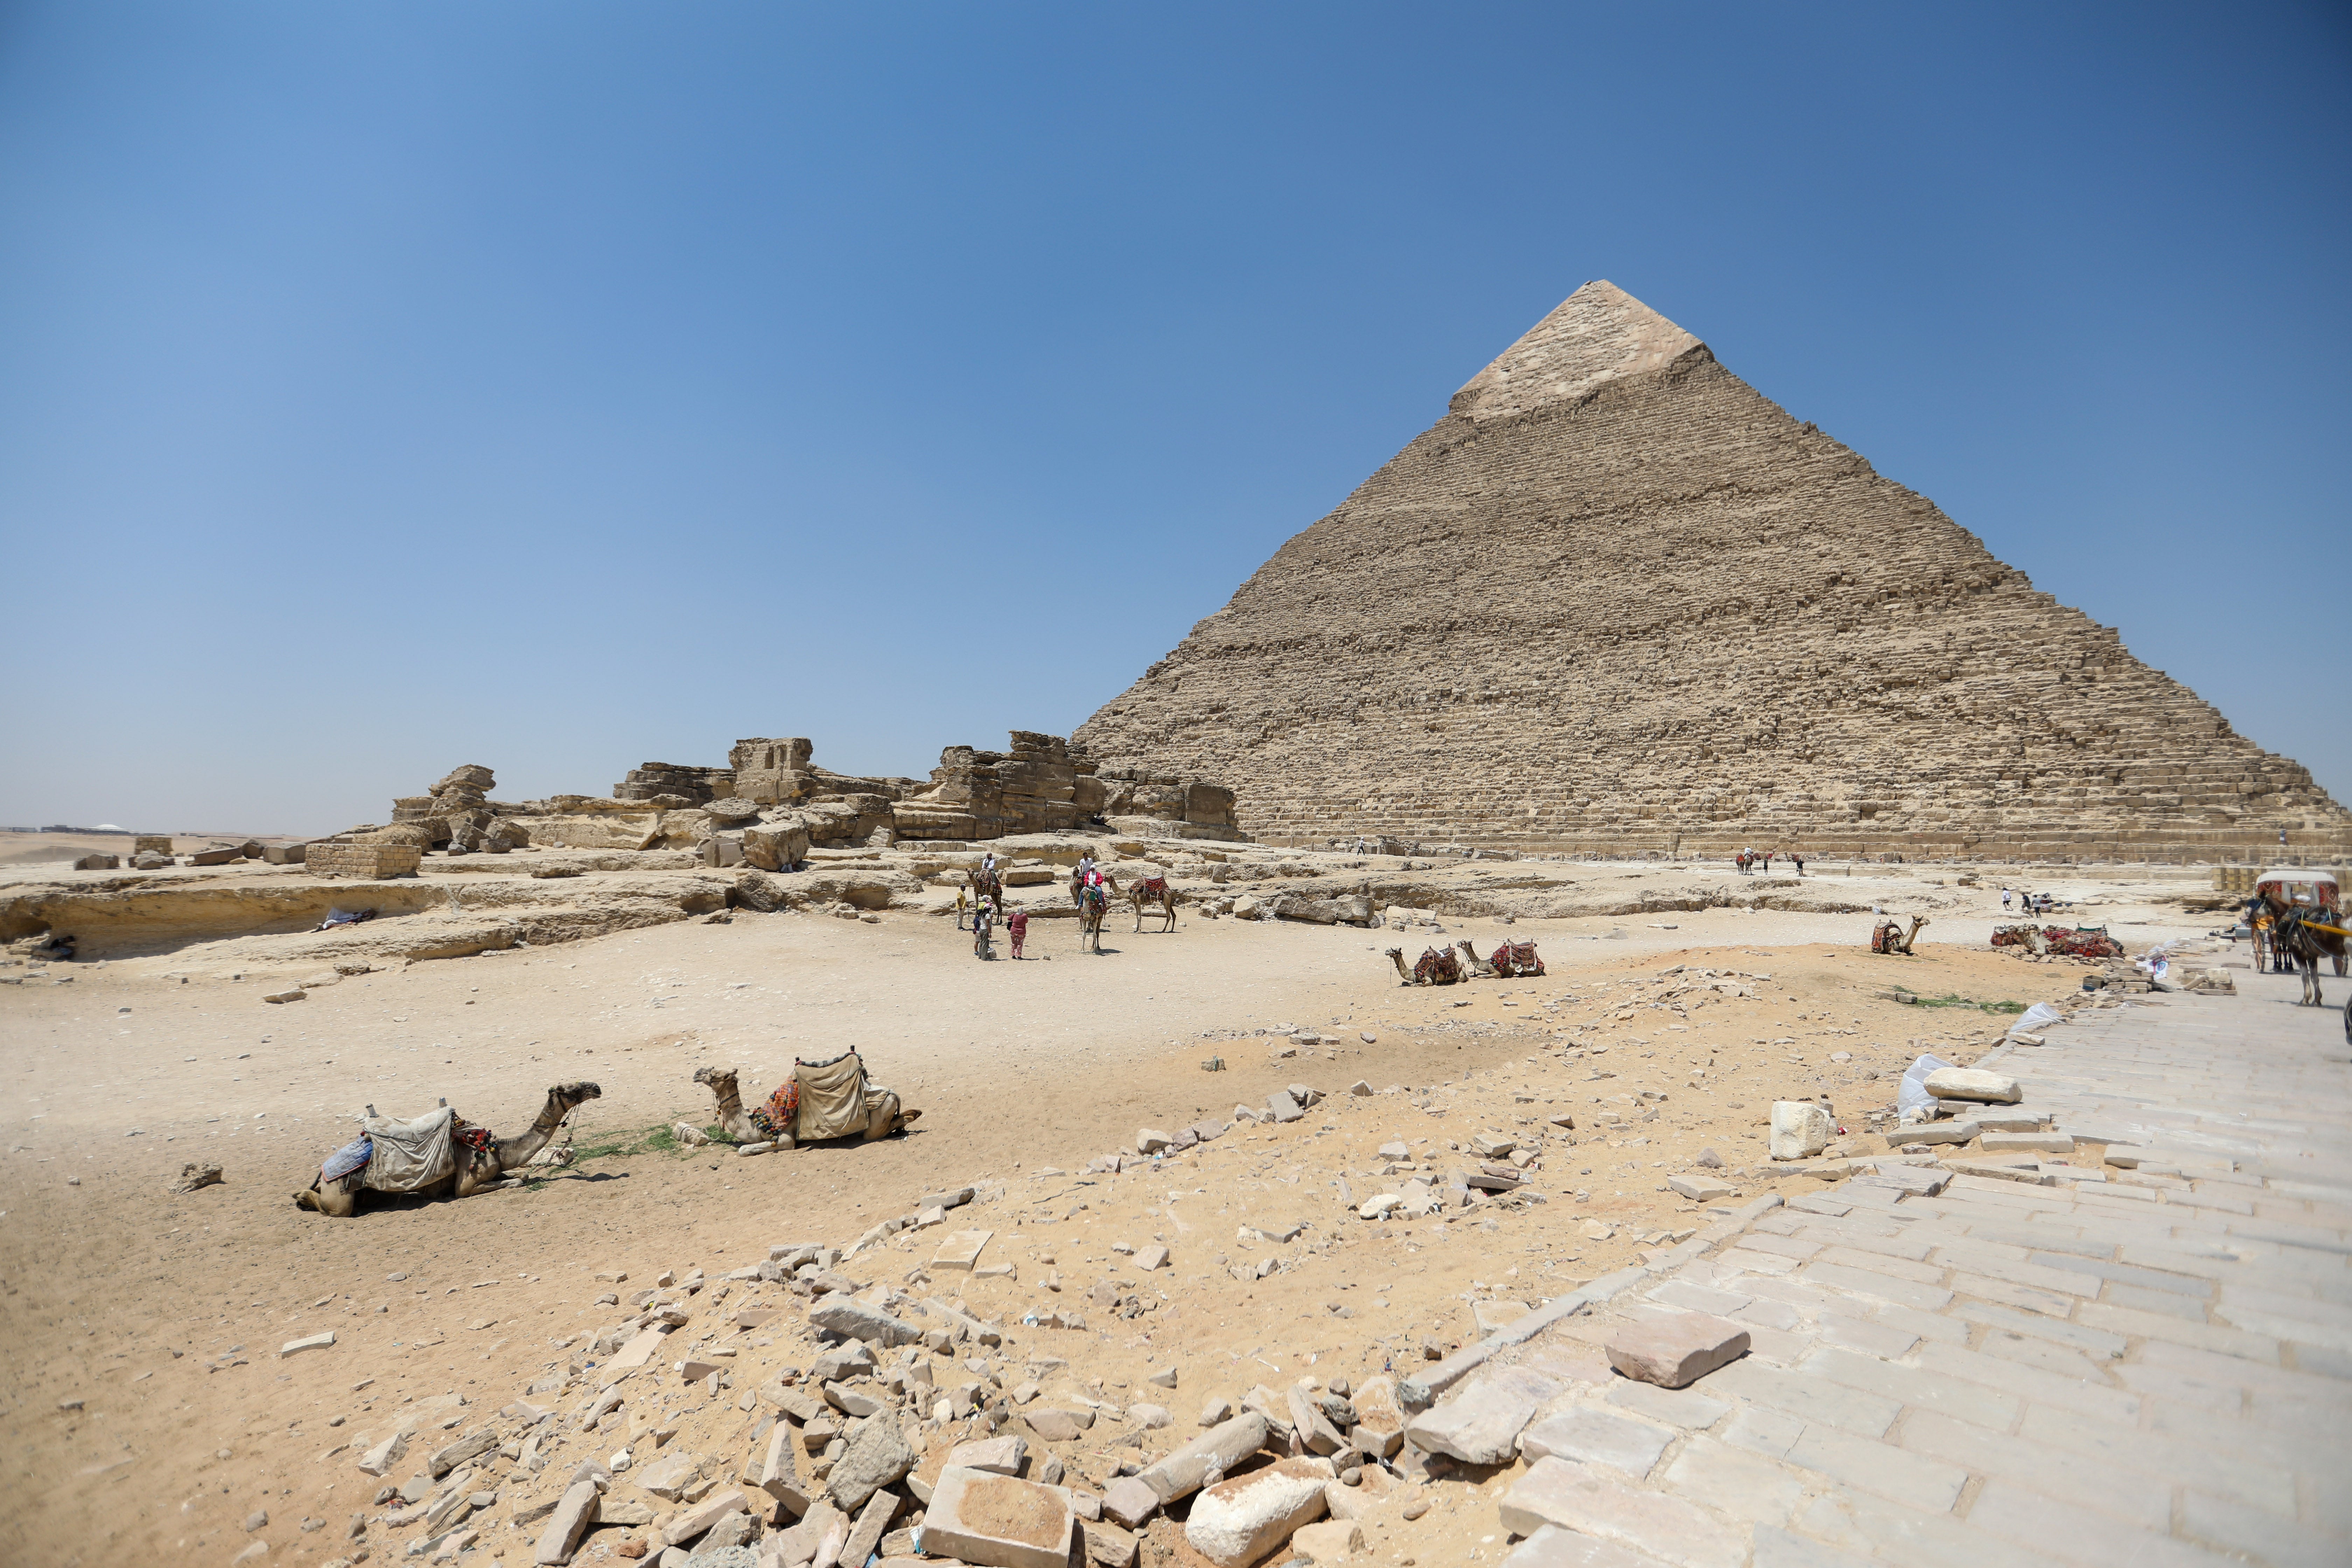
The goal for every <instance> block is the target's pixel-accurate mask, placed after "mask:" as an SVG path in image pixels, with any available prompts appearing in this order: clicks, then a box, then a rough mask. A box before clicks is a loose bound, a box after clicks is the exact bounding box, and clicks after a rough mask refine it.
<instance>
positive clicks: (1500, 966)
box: [1488, 942, 1544, 980]
mask: <svg viewBox="0 0 2352 1568" xmlns="http://www.w3.org/2000/svg"><path fill="white" fill-rule="evenodd" d="M1488 962H1489V963H1491V964H1493V966H1494V970H1495V973H1497V974H1499V975H1502V976H1503V977H1504V978H1505V979H1522V980H1524V979H1528V978H1530V977H1532V976H1534V975H1538V974H1541V973H1543V972H1544V965H1543V959H1542V958H1541V957H1539V956H1538V954H1537V952H1536V944H1535V943H1534V942H1505V943H1504V944H1503V945H1502V946H1500V947H1498V948H1496V950H1495V956H1494V957H1493V958H1492V959H1490V960H1488Z"/></svg>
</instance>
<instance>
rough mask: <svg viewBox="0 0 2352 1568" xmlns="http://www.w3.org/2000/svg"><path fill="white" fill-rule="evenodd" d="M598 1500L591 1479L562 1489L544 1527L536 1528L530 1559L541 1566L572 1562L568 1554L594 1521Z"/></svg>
mask: <svg viewBox="0 0 2352 1568" xmlns="http://www.w3.org/2000/svg"><path fill="white" fill-rule="evenodd" d="M601 1502H602V1499H601V1497H600V1494H599V1493H598V1492H597V1490H596V1483H595V1482H594V1481H574V1482H572V1485H571V1486H570V1487H569V1488H568V1489H565V1491H564V1493H563V1500H562V1502H560V1503H557V1504H556V1505H555V1511H554V1512H553V1513H551V1514H550V1515H549V1516H548V1520H547V1528H546V1529H545V1530H542V1531H540V1534H539V1544H538V1547H537V1549H536V1550H535V1551H534V1552H532V1554H531V1561H532V1562H534V1563H540V1564H541V1565H542V1568H545V1565H547V1564H551V1563H569V1562H571V1561H572V1552H573V1550H574V1549H575V1548H577V1547H578V1546H579V1544H580V1537H581V1535H582V1534H583V1532H584V1531H586V1530H587V1528H588V1527H589V1526H590V1525H592V1524H593V1523H595V1522H596V1515H597V1513H598V1512H599V1511H600V1506H601Z"/></svg>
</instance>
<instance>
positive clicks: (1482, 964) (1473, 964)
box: [1454, 942, 1496, 980]
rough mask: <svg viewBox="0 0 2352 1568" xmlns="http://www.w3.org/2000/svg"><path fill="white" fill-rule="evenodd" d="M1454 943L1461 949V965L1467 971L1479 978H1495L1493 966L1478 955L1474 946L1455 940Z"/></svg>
mask: <svg viewBox="0 0 2352 1568" xmlns="http://www.w3.org/2000/svg"><path fill="white" fill-rule="evenodd" d="M1454 946H1456V947H1458V948H1460V949H1461V950H1462V967H1463V969H1464V970H1465V972H1466V973H1469V974H1470V975H1472V976H1473V977H1475V978H1476V979H1479V980H1492V979H1494V978H1495V973H1496V970H1495V966H1494V965H1493V964H1491V963H1487V962H1486V960H1485V959H1483V958H1481V957H1479V956H1478V950H1477V949H1476V948H1475V947H1472V946H1471V945H1470V944H1469V943H1468V942H1455V943H1454Z"/></svg>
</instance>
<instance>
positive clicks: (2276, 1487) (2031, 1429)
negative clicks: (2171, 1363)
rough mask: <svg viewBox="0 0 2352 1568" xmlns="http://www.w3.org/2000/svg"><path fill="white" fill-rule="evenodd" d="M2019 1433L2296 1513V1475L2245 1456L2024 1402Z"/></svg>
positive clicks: (2160, 1476) (2274, 1509) (2163, 1477)
mask: <svg viewBox="0 0 2352 1568" xmlns="http://www.w3.org/2000/svg"><path fill="white" fill-rule="evenodd" d="M2017 1436H2020V1437H2022V1438H2025V1439H2026V1440H2028V1441H2029V1442H2035V1443H2047V1444H2049V1445H2051V1446H2052V1447H2062V1448H2070V1449H2072V1450H2074V1452H2076V1453H2080V1454H2087V1455H2090V1456H2091V1457H2093V1458H2101V1459H2105V1460H2107V1461H2108V1462H2110V1463H2112V1464H2116V1465H2121V1466H2123V1467H2125V1468H2127V1469H2134V1470H2138V1471H2140V1472H2141V1473H2142V1474H2144V1475H2147V1476H2152V1477H2154V1478H2155V1479H2158V1480H2162V1481H2167V1482H2169V1481H2171V1480H2173V1479H2177V1478H2179V1477H2181V1476H2189V1475H2193V1476H2196V1477H2197V1478H2198V1484H2199V1485H2200V1486H2201V1487H2203V1488H2204V1489H2206V1490H2208V1491H2210V1492H2213V1493H2216V1494H2217V1495H2220V1496H2223V1497H2228V1498H2231V1499H2233V1500H2237V1501H2240V1502H2245V1503H2250V1504H2252V1505H2253V1506H2254V1507H2257V1508H2265V1509H2268V1510H2271V1511H2272V1512H2273V1513H2278V1514H2282V1515H2284V1516H2286V1517H2288V1518H2293V1517H2294V1511H2295V1501H2294V1476H2293V1475H2292V1474H2291V1473H2289V1472H2286V1471H2284V1470H2281V1469H2279V1468H2275V1467H2273V1466H2271V1465H2267V1464H2263V1463H2260V1462H2258V1461H2255V1460H2253V1459H2250V1458H2245V1457H2244V1456H2242V1455H2239V1454H2231V1453H2227V1452H2224V1451H2221V1450H2219V1449H2214V1448H2210V1447H2206V1446H2205V1445H2203V1444H2201V1443H2196V1442H2183V1441H2180V1440H2179V1439H2178V1438H2174V1437H2169V1436H2165V1435H2163V1434H2162V1433H2157V1432H2142V1431H2139V1430H2137V1428H2134V1427H2129V1426H2120V1425H2118V1424H2116V1423H2115V1422H2113V1421H2103V1420H2101V1419H2099V1418H2098V1417H2096V1416H2089V1415H2076V1414H2074V1412H2073V1411H2071V1410H2060V1409H2057V1408H2055V1407H2054V1406H2051V1405H2033V1404H2028V1405H2026V1407H2025V1418H2024V1419H2023V1420H2022V1421H2021V1422H2019V1423H2018V1426H2017Z"/></svg>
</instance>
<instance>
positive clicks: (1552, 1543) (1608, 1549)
mask: <svg viewBox="0 0 2352 1568" xmlns="http://www.w3.org/2000/svg"><path fill="white" fill-rule="evenodd" d="M1502 1568H1665V1564H1664V1563H1660V1562H1659V1561H1658V1560H1657V1559H1656V1558H1654V1557H1653V1556H1651V1555H1649V1554H1648V1553H1647V1552H1635V1551H1633V1550H1632V1549H1630V1548H1628V1547H1623V1546H1620V1545H1618V1544H1617V1543H1616V1542H1613V1541H1600V1540H1596V1539H1594V1538H1593V1537H1592V1536H1590V1535H1580V1534H1578V1533H1577V1532H1576V1531H1572V1530H1562V1529H1561V1528H1560V1527H1559V1526H1558V1525H1556V1524H1547V1525H1545V1526H1544V1527H1543V1528H1542V1529H1541V1530H1538V1531H1536V1532H1535V1533H1534V1534H1533V1535H1530V1536H1528V1538H1527V1539H1526V1540H1525V1541H1522V1542H1519V1543H1518V1545H1517V1546H1515V1547H1513V1548H1512V1549H1511V1554H1510V1555H1509V1556H1507V1557H1506V1558H1504V1559H1503V1564H1502Z"/></svg>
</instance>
